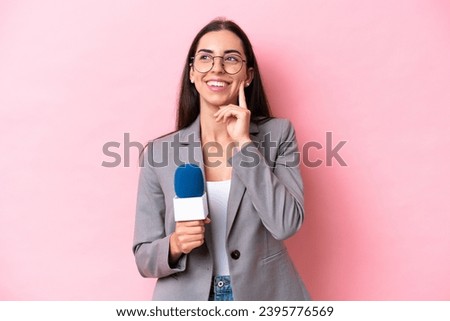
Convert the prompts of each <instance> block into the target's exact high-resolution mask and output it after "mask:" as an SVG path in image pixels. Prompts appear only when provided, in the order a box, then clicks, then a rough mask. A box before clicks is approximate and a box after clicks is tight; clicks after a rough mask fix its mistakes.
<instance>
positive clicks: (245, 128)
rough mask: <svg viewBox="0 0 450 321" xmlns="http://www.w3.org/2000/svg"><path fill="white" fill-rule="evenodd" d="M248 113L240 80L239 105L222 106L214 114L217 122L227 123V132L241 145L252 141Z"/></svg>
mask: <svg viewBox="0 0 450 321" xmlns="http://www.w3.org/2000/svg"><path fill="white" fill-rule="evenodd" d="M250 114H251V113H250V110H249V109H248V108H247V102H246V101H245V93H244V82H242V83H241V85H240V87H239V106H236V105H234V104H229V105H227V106H222V107H220V109H219V111H218V112H216V113H215V114H214V116H215V117H216V121H217V122H220V121H222V122H224V123H226V124H227V131H228V134H229V135H230V137H231V138H232V139H233V141H234V142H236V143H238V144H239V147H241V146H242V145H243V144H245V143H248V142H251V141H252V140H251V139H250V134H249V128H250Z"/></svg>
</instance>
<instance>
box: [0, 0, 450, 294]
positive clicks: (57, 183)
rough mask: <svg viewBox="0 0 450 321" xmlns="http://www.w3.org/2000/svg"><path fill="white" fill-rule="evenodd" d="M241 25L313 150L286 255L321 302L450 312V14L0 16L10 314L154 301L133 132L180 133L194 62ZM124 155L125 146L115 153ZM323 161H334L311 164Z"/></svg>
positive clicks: (274, 91) (411, 5)
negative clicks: (141, 258) (64, 305)
mask: <svg viewBox="0 0 450 321" xmlns="http://www.w3.org/2000/svg"><path fill="white" fill-rule="evenodd" d="M217 16H226V17H228V18H231V19H233V20H235V21H236V22H238V23H239V24H240V25H241V26H242V27H243V29H244V30H246V32H247V33H248V34H249V36H250V38H251V40H252V41H253V44H254V47H255V50H256V52H257V56H258V58H259V62H260V66H261V69H262V73H263V78H264V80H265V84H266V87H267V90H268V94H269V98H270V100H271V102H272V105H273V109H274V112H275V114H276V115H277V116H281V117H287V118H290V119H291V120H292V122H293V123H294V125H295V127H296V130H297V136H298V139H299V141H300V144H302V145H303V144H305V143H307V142H311V141H315V142H319V143H320V144H322V145H324V146H325V144H326V142H325V137H326V132H332V135H333V145H336V144H337V143H338V142H339V141H346V142H347V143H346V144H345V145H344V146H343V147H342V148H341V150H340V152H339V154H340V155H341V157H342V158H343V159H344V160H345V162H346V163H347V165H348V166H340V165H339V164H338V163H337V162H336V161H334V162H333V165H332V166H325V164H322V165H321V166H319V167H316V168H312V167H307V166H303V167H302V171H303V177H304V181H305V191H306V192H305V193H306V209H307V218H306V222H305V225H304V226H303V229H302V230H301V232H300V233H299V234H298V235H297V236H295V237H294V238H292V239H290V240H289V241H288V242H287V243H288V246H289V251H290V253H291V254H292V256H293V257H294V260H295V263H296V265H297V267H298V269H299V271H300V272H301V274H302V276H303V278H304V280H305V283H306V284H307V286H308V287H309V289H310V292H311V294H312V296H313V298H314V299H316V300H449V299H450V278H449V271H450V253H449V252H450V232H449V227H450V215H449V213H450V202H449V201H448V198H449V196H448V189H449V188H448V187H449V183H448V182H449V178H450V175H449V174H450V173H449V163H450V157H449V156H450V153H449V146H450V138H449V137H450V135H449V129H448V127H449V120H450V113H449V107H450V90H449V84H450V59H449V57H450V41H449V39H450V32H449V30H450V22H449V21H450V6H449V5H448V1H437V0H434V1H430V0H410V1H387V0H382V1H380V0H378V1H375V0H374V1H357V0H343V1H324V0H321V1H318V0H314V1H312V0H310V1H258V2H256V1H226V2H223V1H222V2H220V1H219V2H218V3H205V2H204V1H189V2H188V1H164V2H163V1H148V0H146V1H144V0H141V1H138V0H134V1H110V0H101V1H87V0H82V1H79V0H78V1H50V0H45V1H44V0H43V1H20V2H13V1H2V2H1V3H0V146H1V150H2V155H1V157H0V188H1V192H0V299H3V300H141V299H142V300H145V299H149V298H150V297H151V293H152V289H153V285H154V280H149V279H143V278H141V277H140V276H139V274H138V272H137V269H136V267H135V265H134V258H133V256H132V252H131V242H132V235H133V224H134V208H135V198H136V185H137V176H138V171H139V168H138V166H137V150H136V149H131V154H132V157H131V165H130V166H129V167H125V166H124V164H123V162H122V164H121V166H119V167H115V168H107V167H103V166H102V162H103V161H111V158H110V157H107V156H105V155H104V154H103V152H102V147H103V145H104V144H105V143H107V142H109V141H116V142H120V143H121V148H123V144H124V134H125V133H129V135H130V139H131V140H133V141H139V142H141V143H145V142H146V141H147V140H148V139H150V138H152V137H156V136H158V135H161V134H162V133H164V132H167V131H169V130H172V129H173V124H174V117H175V101H176V93H177V88H178V84H179V78H180V72H181V68H182V64H183V60H184V56H185V54H186V52H187V49H188V47H189V45H190V42H191V40H192V38H193V36H194V35H195V33H196V32H197V31H198V30H199V29H200V28H201V27H202V26H203V25H204V24H206V23H207V22H208V21H209V20H211V19H212V18H214V17H217ZM116 151H117V152H119V151H120V152H121V154H122V155H124V154H123V153H124V152H123V150H122V149H118V150H116ZM309 157H310V159H311V160H316V159H325V150H324V149H322V150H311V153H310V155H309Z"/></svg>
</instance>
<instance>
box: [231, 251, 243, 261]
mask: <svg viewBox="0 0 450 321" xmlns="http://www.w3.org/2000/svg"><path fill="white" fill-rule="evenodd" d="M240 257H241V252H239V251H238V250H234V251H233V252H231V258H232V259H233V260H237V259H239V258H240Z"/></svg>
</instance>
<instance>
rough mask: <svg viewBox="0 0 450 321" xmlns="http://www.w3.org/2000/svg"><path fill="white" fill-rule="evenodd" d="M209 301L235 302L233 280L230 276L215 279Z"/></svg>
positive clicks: (220, 276) (219, 276)
mask: <svg viewBox="0 0 450 321" xmlns="http://www.w3.org/2000/svg"><path fill="white" fill-rule="evenodd" d="M209 301H233V290H232V289H231V278H230V276H229V275H218V276H215V277H213V280H212V282H211V291H210V292H209Z"/></svg>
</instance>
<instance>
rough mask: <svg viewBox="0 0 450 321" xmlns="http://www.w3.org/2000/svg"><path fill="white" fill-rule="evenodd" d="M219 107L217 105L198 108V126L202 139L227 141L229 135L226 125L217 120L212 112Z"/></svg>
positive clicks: (205, 140)
mask: <svg viewBox="0 0 450 321" xmlns="http://www.w3.org/2000/svg"><path fill="white" fill-rule="evenodd" d="M218 110H219V109H218V108H217V107H208V108H200V128H201V137H202V141H203V142H204V143H205V142H208V141H215V142H221V141H222V142H223V141H229V140H230V136H229V135H228V132H227V125H226V124H225V123H222V122H217V121H216V117H214V114H215V113H216V112H217V111H218Z"/></svg>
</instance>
